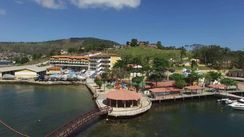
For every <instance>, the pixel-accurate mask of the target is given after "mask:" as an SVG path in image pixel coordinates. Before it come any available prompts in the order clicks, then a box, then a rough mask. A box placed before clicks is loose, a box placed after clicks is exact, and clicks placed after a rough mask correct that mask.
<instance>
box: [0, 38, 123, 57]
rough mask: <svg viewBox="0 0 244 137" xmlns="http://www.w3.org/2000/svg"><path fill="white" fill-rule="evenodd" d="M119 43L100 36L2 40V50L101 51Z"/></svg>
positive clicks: (45, 52)
mask: <svg viewBox="0 0 244 137" xmlns="http://www.w3.org/2000/svg"><path fill="white" fill-rule="evenodd" d="M114 45H119V44H118V43H116V42H113V41H110V40H103V39H98V38H70V39H61V40H54V41H45V42H0V52H16V53H24V54H30V55H33V54H43V55H52V54H57V52H59V51H60V50H70V51H77V52H78V51H80V52H85V51H100V50H103V49H106V48H112V47H113V46H114Z"/></svg>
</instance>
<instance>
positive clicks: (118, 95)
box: [106, 89, 142, 101]
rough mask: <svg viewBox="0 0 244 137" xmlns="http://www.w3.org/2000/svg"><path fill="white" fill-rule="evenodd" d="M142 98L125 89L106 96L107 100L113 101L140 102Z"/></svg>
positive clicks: (113, 91) (111, 92)
mask: <svg viewBox="0 0 244 137" xmlns="http://www.w3.org/2000/svg"><path fill="white" fill-rule="evenodd" d="M141 97H142V96H141V95H140V94H139V93H136V92H132V91H127V90H123V89H119V90H115V89H114V90H112V91H110V92H109V93H107V94H106V98H107V99H111V100H123V101H125V100H139V99H140V98H141Z"/></svg>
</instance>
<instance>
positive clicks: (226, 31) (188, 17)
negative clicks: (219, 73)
mask: <svg viewBox="0 0 244 137" xmlns="http://www.w3.org/2000/svg"><path fill="white" fill-rule="evenodd" d="M70 37H97V38H103V39H109V40H113V41H116V42H119V43H121V44H123V43H126V41H128V40H130V39H132V38H137V39H139V40H144V41H150V42H156V41H162V43H163V44H164V45H166V46H177V47H180V46H184V45H190V44H206V45H207V44H217V45H221V46H223V47H229V48H231V49H233V50H238V49H242V50H243V49H244V0H0V41H26V42H27V41H47V40H55V39H60V38H70Z"/></svg>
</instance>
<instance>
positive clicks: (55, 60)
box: [49, 56, 89, 71]
mask: <svg viewBox="0 0 244 137" xmlns="http://www.w3.org/2000/svg"><path fill="white" fill-rule="evenodd" d="M49 63H50V64H51V65H53V66H58V67H62V68H63V69H73V70H77V71H79V70H82V69H86V70H87V69H88V67H89V57H88V56H52V57H51V58H50V60H49Z"/></svg>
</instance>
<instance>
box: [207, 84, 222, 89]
mask: <svg viewBox="0 0 244 137" xmlns="http://www.w3.org/2000/svg"><path fill="white" fill-rule="evenodd" d="M208 87H210V88H214V89H226V88H227V86H225V85H223V84H213V85H208Z"/></svg>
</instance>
